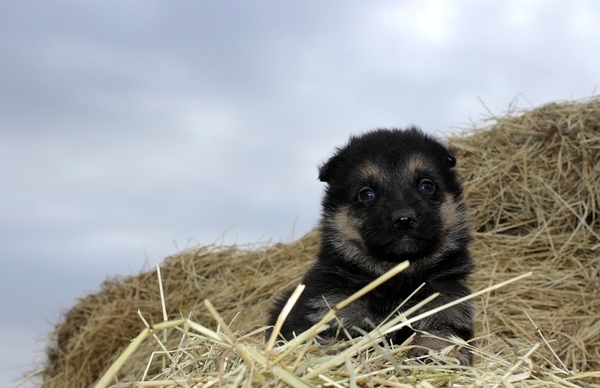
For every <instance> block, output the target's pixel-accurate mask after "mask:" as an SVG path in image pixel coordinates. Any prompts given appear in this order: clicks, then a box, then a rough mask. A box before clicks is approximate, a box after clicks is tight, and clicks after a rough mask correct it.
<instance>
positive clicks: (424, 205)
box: [269, 128, 474, 364]
mask: <svg viewBox="0 0 600 388" xmlns="http://www.w3.org/2000/svg"><path fill="white" fill-rule="evenodd" d="M455 163H456V160H455V158H454V156H453V155H452V154H451V152H450V151H449V150H448V149H446V148H445V147H444V146H443V145H442V144H441V143H439V142H438V141H436V140H435V139H433V138H432V137H430V136H427V135H425V134H424V133H422V132H421V131H420V130H419V129H417V128H409V129H407V130H397V129H392V130H387V129H380V130H375V131H372V132H368V133H366V134H364V135H362V136H357V137H351V138H350V140H349V142H348V144H346V146H344V147H342V148H339V149H338V150H337V152H336V153H335V155H334V156H333V157H331V158H330V159H329V160H328V161H327V162H326V163H325V164H324V165H323V166H322V167H321V168H320V170H319V179H320V180H321V181H323V182H325V183H327V189H326V192H325V196H324V198H323V201H322V205H323V212H322V217H321V223H320V232H321V245H320V251H319V254H318V257H317V261H316V263H315V264H314V266H313V267H312V268H311V269H310V270H309V271H308V272H307V273H306V274H305V275H304V278H303V280H302V283H304V284H305V285H306V289H305V291H304V292H303V294H302V295H301V296H300V298H299V300H298V302H297V303H296V305H295V306H294V308H293V309H292V311H291V312H290V314H289V315H288V317H287V319H286V321H285V324H284V326H283V328H282V330H281V335H282V336H283V337H284V338H287V339H289V338H292V337H293V333H296V334H299V333H301V332H303V331H305V330H307V329H308V328H310V327H311V326H312V325H314V324H315V323H316V322H318V321H319V320H320V319H321V318H322V317H323V315H324V314H325V313H327V311H328V306H330V307H333V306H334V305H335V304H337V303H338V302H340V301H341V300H344V299H345V298H347V297H348V296H350V295H352V294H353V293H354V292H356V291H357V290H359V289H360V288H362V287H363V286H365V285H366V284H368V283H369V282H371V281H373V280H374V279H376V278H377V277H379V276H380V275H381V274H383V273H384V272H386V271H387V270H389V269H391V268H392V267H393V266H395V265H396V264H398V263H400V262H402V261H404V260H410V262H411V265H410V267H409V268H408V269H407V270H406V271H404V272H403V273H401V274H399V275H397V276H396V277H394V278H393V279H391V280H389V281H387V282H386V283H384V284H383V285H381V286H379V287H378V288H376V289H375V290H373V291H372V292H370V293H369V294H367V295H365V296H364V297H362V298H361V299H359V300H357V301H356V302H354V303H352V304H351V305H349V306H348V307H346V308H345V309H343V310H342V311H340V312H338V314H337V316H338V318H339V320H340V321H341V322H342V325H343V327H344V329H345V330H347V331H348V332H349V333H350V334H351V335H353V336H355V335H359V332H358V331H357V330H355V329H354V327H358V328H361V329H363V330H366V331H370V330H371V329H372V328H373V326H372V325H373V324H375V325H377V324H379V323H381V322H382V321H383V320H385V319H386V318H387V317H388V316H389V315H390V314H391V313H392V312H393V311H394V310H395V309H396V308H397V307H398V305H399V304H400V303H402V302H403V301H404V300H405V299H406V298H407V297H408V296H409V295H410V294H411V293H412V292H413V291H414V290H415V289H417V288H418V287H419V286H420V285H421V284H423V283H424V284H425V286H424V287H423V288H422V289H421V291H419V293H418V294H417V295H416V296H415V297H413V298H412V299H411V300H410V301H409V302H408V303H407V304H406V306H404V307H403V310H405V309H406V308H409V307H410V306H411V305H414V304H415V303H417V302H418V301H421V300H423V299H424V298H426V297H427V296H429V295H431V294H433V293H435V292H439V293H440V296H439V297H437V298H436V299H435V300H434V301H433V302H432V303H430V304H428V305H427V307H426V308H425V310H427V309H431V308H433V307H437V306H440V305H442V304H445V303H447V302H449V301H452V300H455V299H457V298H460V297H463V296H465V295H468V294H469V289H468V288H467V287H466V286H465V284H464V281H465V279H466V277H467V276H468V275H469V274H470V273H471V271H472V269H473V262H472V259H471V257H470V255H469V252H468V250H467V245H468V242H469V241H470V233H469V227H468V224H467V219H466V209H465V205H464V202H463V198H462V189H461V186H460V184H459V182H458V180H457V178H456V175H455V173H454V171H453V170H452V167H454V165H455ZM290 294H291V291H288V292H286V293H285V294H284V295H282V296H281V297H280V298H279V299H277V301H276V302H275V305H274V307H273V309H272V311H271V316H270V321H269V322H270V324H274V323H275V320H276V319H277V317H278V315H279V313H280V312H281V309H282V308H283V306H284V304H285V302H286V301H287V299H288V298H289V296H290ZM473 314H474V307H473V303H472V302H464V303H462V304H459V305H457V306H454V307H451V308H447V309H445V310H443V311H441V312H439V313H437V314H434V315H432V316H430V317H428V318H425V319H423V320H420V321H418V322H416V323H414V324H413V328H414V329H415V330H417V331H419V332H420V331H426V332H429V333H431V334H434V335H437V336H440V337H448V336H450V335H454V336H457V337H460V338H462V339H464V340H469V339H471V338H473ZM330 326H331V327H330V328H329V329H328V330H327V331H325V332H323V333H321V336H322V337H325V338H336V337H340V338H342V337H343V336H344V334H342V333H343V331H341V330H340V327H339V325H337V324H336V321H332V322H330ZM410 334H411V332H410V330H407V331H400V332H398V333H396V334H395V335H394V336H393V337H392V340H393V341H394V343H401V342H402V341H404V340H405V339H406V338H407V337H408V336H409V335H410ZM414 343H415V344H416V345H422V347H416V348H415V350H413V352H412V354H413V355H421V354H424V353H425V352H426V351H425V350H424V348H433V349H434V350H439V349H441V348H443V347H445V346H447V345H448V343H447V342H445V341H440V340H435V339H432V338H430V337H427V336H423V335H421V334H417V336H416V337H415V340H414ZM457 358H458V359H459V361H460V362H461V363H463V364H471V362H472V357H471V354H470V353H469V351H468V350H466V349H464V348H463V349H461V350H460V351H459V353H458V354H457Z"/></svg>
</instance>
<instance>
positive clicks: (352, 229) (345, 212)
mask: <svg viewBox="0 0 600 388" xmlns="http://www.w3.org/2000/svg"><path fill="white" fill-rule="evenodd" d="M333 223H334V225H335V228H336V229H337V231H338V232H339V233H340V235H341V236H342V237H343V238H344V239H345V240H347V241H352V242H355V243H358V244H360V245H363V239H362V236H361V235H360V232H359V231H358V228H359V223H358V220H356V219H354V218H352V216H351V215H350V207H349V206H342V207H340V209H339V210H338V211H337V212H336V213H335V215H334V216H333Z"/></svg>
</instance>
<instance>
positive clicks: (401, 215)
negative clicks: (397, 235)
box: [392, 209, 417, 231]
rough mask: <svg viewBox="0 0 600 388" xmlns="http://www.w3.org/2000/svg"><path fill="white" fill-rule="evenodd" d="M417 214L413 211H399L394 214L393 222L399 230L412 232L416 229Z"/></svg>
mask: <svg viewBox="0 0 600 388" xmlns="http://www.w3.org/2000/svg"><path fill="white" fill-rule="evenodd" d="M416 220H417V214H416V213H415V211H414V210H412V209H402V210H397V211H395V212H394V213H393V214H392V222H393V223H394V226H395V227H396V228H398V229H399V230H404V231H407V230H411V229H412V228H414V227H415V222H416Z"/></svg>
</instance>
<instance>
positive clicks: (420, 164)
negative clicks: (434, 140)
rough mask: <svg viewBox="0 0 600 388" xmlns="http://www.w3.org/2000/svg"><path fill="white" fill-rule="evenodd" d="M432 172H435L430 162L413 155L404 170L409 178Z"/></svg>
mask: <svg viewBox="0 0 600 388" xmlns="http://www.w3.org/2000/svg"><path fill="white" fill-rule="evenodd" d="M431 170H434V168H433V166H432V165H431V163H430V162H429V160H427V159H426V158H423V156H421V155H418V154H417V155H413V156H412V157H411V158H410V159H408V162H407V163H406V167H405V169H404V171H405V172H404V173H405V174H406V175H407V176H409V177H414V176H417V175H419V172H423V171H431Z"/></svg>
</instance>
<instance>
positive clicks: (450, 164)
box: [446, 154, 456, 168]
mask: <svg viewBox="0 0 600 388" xmlns="http://www.w3.org/2000/svg"><path fill="white" fill-rule="evenodd" d="M446 165H447V166H448V168H452V167H454V166H456V158H455V157H454V156H452V155H450V154H448V155H446Z"/></svg>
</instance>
